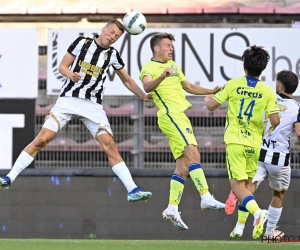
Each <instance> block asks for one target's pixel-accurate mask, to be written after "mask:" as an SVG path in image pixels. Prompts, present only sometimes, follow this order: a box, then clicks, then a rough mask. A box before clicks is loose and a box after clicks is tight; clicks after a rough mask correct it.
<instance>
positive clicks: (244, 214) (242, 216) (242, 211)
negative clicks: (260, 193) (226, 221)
mask: <svg viewBox="0 0 300 250" xmlns="http://www.w3.org/2000/svg"><path fill="white" fill-rule="evenodd" d="M248 216H249V212H248V210H247V209H246V208H245V207H243V206H242V205H241V204H238V221H237V223H236V226H238V227H242V228H245V224H246V221H247V218H248Z"/></svg>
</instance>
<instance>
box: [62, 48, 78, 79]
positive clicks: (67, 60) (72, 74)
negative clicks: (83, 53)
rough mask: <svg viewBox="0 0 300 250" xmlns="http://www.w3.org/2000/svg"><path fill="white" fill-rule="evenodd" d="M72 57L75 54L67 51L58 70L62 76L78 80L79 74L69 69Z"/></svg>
mask: <svg viewBox="0 0 300 250" xmlns="http://www.w3.org/2000/svg"><path fill="white" fill-rule="evenodd" d="M74 59H75V56H73V55H72V54H70V53H69V52H67V53H66V54H65V55H64V57H63V59H62V60H61V62H60V64H59V67H58V70H59V72H60V73H61V74H62V75H63V76H65V77H67V78H70V79H71V81H73V82H78V81H79V80H80V79H81V75H80V74H79V72H72V71H71V70H70V66H71V64H72V63H73V62H74Z"/></svg>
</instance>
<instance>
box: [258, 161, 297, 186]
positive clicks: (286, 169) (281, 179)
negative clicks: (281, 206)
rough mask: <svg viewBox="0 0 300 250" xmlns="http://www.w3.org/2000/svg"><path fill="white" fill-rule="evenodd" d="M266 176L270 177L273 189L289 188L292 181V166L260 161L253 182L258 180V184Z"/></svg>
mask: <svg viewBox="0 0 300 250" xmlns="http://www.w3.org/2000/svg"><path fill="white" fill-rule="evenodd" d="M266 177H268V179H269V185H270V187H271V188H272V189H274V190H276V191H284V190H287V189H288V188H289V186H290V181H291V167H290V166H277V165H272V164H269V163H265V162H261V161H259V162H258V166H257V172H256V175H255V176H254V178H253V179H252V183H254V182H257V186H258V185H259V184H260V183H261V182H262V181H263V180H264V179H265V178H266Z"/></svg>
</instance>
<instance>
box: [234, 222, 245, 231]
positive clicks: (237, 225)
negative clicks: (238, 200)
mask: <svg viewBox="0 0 300 250" xmlns="http://www.w3.org/2000/svg"><path fill="white" fill-rule="evenodd" d="M236 227H240V228H243V229H244V228H245V224H242V223H239V222H237V223H236Z"/></svg>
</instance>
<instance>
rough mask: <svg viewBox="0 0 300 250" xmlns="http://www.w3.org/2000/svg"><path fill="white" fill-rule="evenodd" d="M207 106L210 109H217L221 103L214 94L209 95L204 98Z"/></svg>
mask: <svg viewBox="0 0 300 250" xmlns="http://www.w3.org/2000/svg"><path fill="white" fill-rule="evenodd" d="M204 102H205V106H206V107H207V108H208V110H210V111H214V110H216V109H217V108H218V107H220V105H221V104H220V103H218V102H217V101H216V100H215V99H214V97H213V95H207V96H205V98H204Z"/></svg>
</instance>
